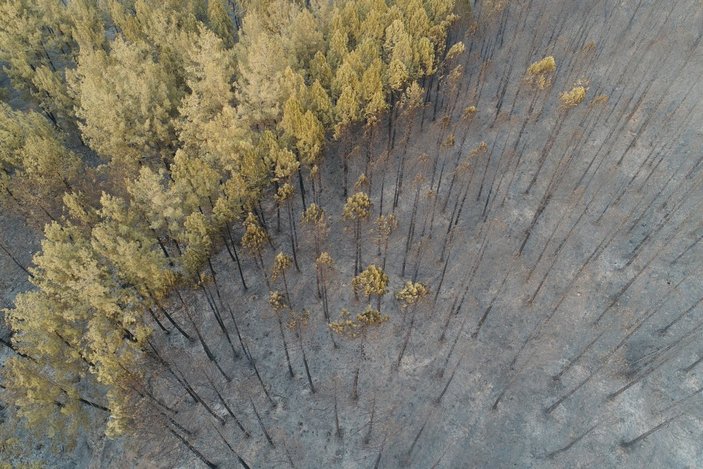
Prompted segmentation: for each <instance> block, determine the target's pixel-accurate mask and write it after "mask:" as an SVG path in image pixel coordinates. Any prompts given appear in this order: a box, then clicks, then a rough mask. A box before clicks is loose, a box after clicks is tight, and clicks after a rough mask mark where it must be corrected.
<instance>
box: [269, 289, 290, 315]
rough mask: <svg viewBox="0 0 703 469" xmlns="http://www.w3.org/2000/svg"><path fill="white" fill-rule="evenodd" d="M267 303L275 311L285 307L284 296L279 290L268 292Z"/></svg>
mask: <svg viewBox="0 0 703 469" xmlns="http://www.w3.org/2000/svg"><path fill="white" fill-rule="evenodd" d="M269 304H270V305H271V307H272V308H273V309H274V310H275V311H280V310H282V309H284V308H285V307H286V297H285V296H284V295H283V294H282V293H281V292H279V291H272V292H269Z"/></svg>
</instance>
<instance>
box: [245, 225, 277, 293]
mask: <svg viewBox="0 0 703 469" xmlns="http://www.w3.org/2000/svg"><path fill="white" fill-rule="evenodd" d="M244 228H245V232H244V235H243V236H242V246H244V248H245V249H247V250H248V251H249V252H250V253H251V255H252V256H254V259H255V260H256V262H257V265H258V266H259V268H260V269H261V273H262V274H263V276H264V280H265V281H266V285H267V286H268V287H269V289H270V288H271V286H270V284H269V279H268V275H267V274H266V269H265V267H264V260H263V257H262V250H263V248H264V245H265V244H266V242H267V241H268V235H267V234H266V231H264V229H263V228H262V227H261V225H259V221H258V220H257V219H256V217H255V216H254V214H253V213H252V212H249V214H248V215H247V218H246V219H245V220H244Z"/></svg>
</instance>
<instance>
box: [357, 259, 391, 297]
mask: <svg viewBox="0 0 703 469" xmlns="http://www.w3.org/2000/svg"><path fill="white" fill-rule="evenodd" d="M388 282H389V279H388V274H386V273H385V272H384V271H383V270H382V269H381V268H380V267H377V266H375V265H373V264H372V265H370V266H368V267H367V268H366V269H365V270H363V271H362V272H361V273H360V274H359V275H357V276H356V277H354V279H353V280H352V287H353V288H354V292H356V293H359V292H361V293H363V294H364V295H365V296H367V297H369V296H372V295H373V296H383V295H385V294H386V293H388Z"/></svg>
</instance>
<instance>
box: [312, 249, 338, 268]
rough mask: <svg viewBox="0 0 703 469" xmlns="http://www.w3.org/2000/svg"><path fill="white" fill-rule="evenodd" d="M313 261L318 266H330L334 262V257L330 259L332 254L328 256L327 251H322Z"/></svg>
mask: <svg viewBox="0 0 703 469" xmlns="http://www.w3.org/2000/svg"><path fill="white" fill-rule="evenodd" d="M315 263H316V264H317V265H318V266H320V267H321V266H328V267H329V266H331V265H332V264H334V259H332V256H330V253H329V252H327V251H323V252H322V253H321V254H320V255H319V256H318V257H317V259H316V260H315Z"/></svg>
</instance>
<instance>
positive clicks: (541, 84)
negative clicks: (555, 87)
mask: <svg viewBox="0 0 703 469" xmlns="http://www.w3.org/2000/svg"><path fill="white" fill-rule="evenodd" d="M556 69H557V63H556V61H555V60H554V57H552V56H551V55H549V56H547V57H545V58H543V59H542V60H538V61H537V62H535V63H533V64H532V65H530V66H529V67H528V69H527V81H528V82H530V83H532V84H533V85H535V86H537V87H538V88H539V89H545V88H547V87H548V86H550V85H551V84H552V75H553V74H554V72H555V71H556Z"/></svg>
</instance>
